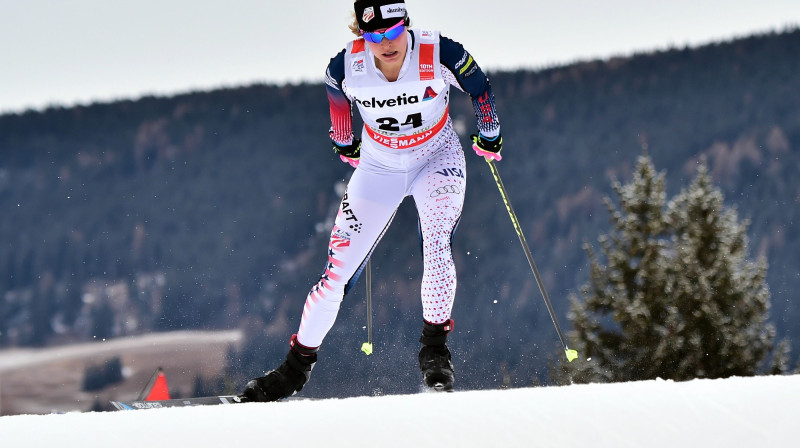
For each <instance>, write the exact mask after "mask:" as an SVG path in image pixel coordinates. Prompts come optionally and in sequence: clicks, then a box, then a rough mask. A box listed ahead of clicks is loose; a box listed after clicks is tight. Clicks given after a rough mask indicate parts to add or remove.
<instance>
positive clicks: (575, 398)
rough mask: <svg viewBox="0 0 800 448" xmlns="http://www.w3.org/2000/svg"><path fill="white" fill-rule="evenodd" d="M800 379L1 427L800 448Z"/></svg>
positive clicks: (102, 436) (160, 435)
mask: <svg viewBox="0 0 800 448" xmlns="http://www.w3.org/2000/svg"><path fill="white" fill-rule="evenodd" d="M799 400H800V376H797V375H795V376H785V377H756V378H729V379H725V380H695V381H690V382H686V383H674V382H671V381H645V382H638V383H625V384H605V385H576V386H568V387H549V388H531V389H514V390H507V391H472V392H456V393H452V394H435V393H422V394H418V395H407V396H385V397H361V398H350V399H341V400H335V399H331V400H318V401H312V400H308V401H305V400H298V401H290V402H284V403H267V404H241V405H227V406H206V407H196V408H179V409H175V408H172V409H156V410H146V411H119V412H106V413H83V414H80V413H75V414H64V415H20V416H9V417H0V440H2V446H4V447H20V446H60V447H64V446H67V447H109V446H114V447H141V446H191V447H201V446H202V447H206V446H263V447H272V446H283V447H287V446H311V447H366V446H375V447H421V446H449V447H504V448H507V447H559V448H567V447H582V448H585V447H614V448H618V447H679V446H684V447H689V446H713V447H726V448H729V447H756V446H758V447H783V446H796V444H797V429H796V427H795V426H794V425H795V424H797V422H798V421H800V404H798V401H799Z"/></svg>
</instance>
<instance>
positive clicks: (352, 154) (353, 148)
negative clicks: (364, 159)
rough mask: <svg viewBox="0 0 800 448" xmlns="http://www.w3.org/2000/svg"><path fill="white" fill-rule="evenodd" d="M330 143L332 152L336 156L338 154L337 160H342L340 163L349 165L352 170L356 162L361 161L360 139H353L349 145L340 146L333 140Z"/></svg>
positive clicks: (356, 164)
mask: <svg viewBox="0 0 800 448" xmlns="http://www.w3.org/2000/svg"><path fill="white" fill-rule="evenodd" d="M331 143H333V150H334V151H335V152H336V154H339V158H340V159H342V162H344V163H349V164H350V166H352V167H353V168H356V167H357V166H358V161H359V160H360V159H361V140H360V139H357V138H353V143H350V144H349V145H340V144H338V143H336V142H335V141H334V140H331Z"/></svg>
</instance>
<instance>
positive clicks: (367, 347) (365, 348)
mask: <svg viewBox="0 0 800 448" xmlns="http://www.w3.org/2000/svg"><path fill="white" fill-rule="evenodd" d="M366 277H367V278H366V283H367V342H365V343H363V344H361V351H362V352H364V354H365V355H367V356H369V355H371V354H372V260H367V276H366Z"/></svg>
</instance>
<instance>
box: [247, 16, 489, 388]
mask: <svg viewBox="0 0 800 448" xmlns="http://www.w3.org/2000/svg"><path fill="white" fill-rule="evenodd" d="M354 8H355V21H354V22H353V23H352V25H350V29H351V30H352V31H353V33H354V34H356V35H357V36H358V38H357V39H356V40H354V41H352V42H350V43H348V44H347V47H346V48H345V49H344V50H343V51H342V52H340V53H339V54H337V55H336V56H335V57H334V58H333V59H331V62H330V64H329V65H328V69H327V73H326V77H325V80H326V84H327V91H328V101H329V102H330V114H331V129H330V138H331V140H332V142H333V149H334V151H336V153H337V154H339V156H340V158H341V160H342V161H343V162H345V163H349V164H350V165H352V166H353V167H355V168H356V169H355V171H354V173H353V175H352V177H351V179H350V181H349V183H348V185H347V190H346V192H345V194H344V197H343V198H342V202H341V205H340V207H339V212H338V214H337V216H336V221H335V225H334V227H333V230H332V232H331V237H330V243H329V249H328V261H327V267H326V269H325V272H324V273H323V275H322V277H321V278H320V280H319V282H318V283H317V284H316V285H314V286H313V287H312V288H311V291H310V292H309V294H308V296H307V298H306V304H305V308H304V309H303V314H302V318H301V320H300V328H299V330H298V332H297V334H295V335H293V336H292V338H291V342H290V344H289V345H290V349H289V353H288V355H287V356H286V361H285V362H284V363H283V364H281V365H280V367H278V368H277V369H275V370H272V371H270V372H268V373H267V374H266V375H265V376H263V377H260V378H256V379H254V380H251V381H250V382H249V383H248V384H247V385H246V386H245V389H244V392H243V393H242V399H243V400H246V401H276V400H280V399H282V398H285V397H288V396H291V395H293V394H295V393H296V392H298V391H299V390H300V389H302V388H303V385H305V384H306V382H307V381H308V379H309V377H310V375H311V369H312V368H313V367H314V364H315V363H316V361H317V350H318V349H319V347H320V345H321V344H322V340H323V339H324V338H325V335H326V334H327V333H328V331H329V330H330V329H331V327H332V326H333V323H334V320H335V319H336V315H337V313H338V311H339V306H340V304H341V302H342V299H343V297H344V295H345V294H346V293H347V292H348V290H349V289H350V288H351V287H352V285H353V284H354V283H355V282H356V279H357V278H358V276H359V274H360V273H361V271H362V269H363V268H364V266H365V264H366V262H367V260H368V259H369V257H370V255H371V254H372V251H373V250H374V248H375V246H376V244H377V243H378V241H379V240H380V239H381V237H382V236H383V234H384V232H385V231H386V229H387V228H388V226H389V224H390V222H391V221H392V218H393V217H394V214H395V211H396V210H397V208H398V207H399V205H400V203H401V202H402V201H403V199H404V198H405V197H406V196H412V197H413V198H414V202H415V203H416V208H417V212H418V214H419V231H420V234H421V239H422V248H423V258H424V270H423V275H422V287H421V293H422V310H423V311H422V318H423V323H422V337H421V339H420V342H421V343H422V348H421V350H420V352H419V366H420V370H421V371H422V377H423V380H424V382H425V383H426V384H427V385H428V386H430V387H435V388H437V389H444V390H452V387H453V381H454V372H453V364H452V362H451V356H450V350H449V349H448V348H447V344H446V341H447V335H448V333H449V332H450V331H451V330H452V329H453V320H452V319H451V317H450V313H451V311H452V309H453V300H454V298H455V292H456V269H455V266H454V263H453V257H452V254H451V248H450V244H451V240H452V238H453V232H454V231H455V228H456V225H457V224H458V221H459V218H460V216H461V210H462V207H463V204H464V192H465V190H466V180H467V179H466V174H465V171H466V165H465V160H464V153H463V150H462V147H461V144H460V142H459V139H458V136H457V135H456V132H455V131H454V130H453V123H452V122H451V119H450V115H449V114H448V103H449V89H450V86H454V87H456V88H457V89H459V90H462V91H464V92H466V93H468V94H469V95H470V97H471V98H472V103H473V105H474V107H475V114H476V116H477V123H478V131H479V132H478V133H477V135H473V136H472V141H473V149H474V150H475V152H476V153H477V154H478V155H480V156H483V157H489V158H492V159H494V160H500V150H501V148H502V142H503V140H502V138H501V136H500V123H499V120H498V117H497V112H496V110H495V104H494V96H493V94H492V90H491V87H490V85H489V80H488V79H487V78H486V75H485V74H484V73H483V71H482V70H481V69H480V67H478V64H477V63H476V62H475V59H473V58H472V56H471V55H470V54H469V53H468V52H467V51H466V50H464V48H463V47H462V46H461V44H459V43H458V42H456V41H453V40H451V39H448V38H446V37H444V36H441V35H440V34H439V33H438V32H437V31H427V30H420V29H414V28H411V29H409V28H408V27H409V24H410V21H409V18H408V14H407V13H406V8H405V3H404V2H403V0H357V1H355V3H354ZM353 104H355V105H356V106H357V107H358V111H359V113H360V114H361V117H362V119H363V121H364V127H363V129H362V131H361V139H358V138H355V137H354V136H353V129H352V112H351V110H352V109H351V108H352V105H353Z"/></svg>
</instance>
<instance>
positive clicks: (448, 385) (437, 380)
mask: <svg viewBox="0 0 800 448" xmlns="http://www.w3.org/2000/svg"><path fill="white" fill-rule="evenodd" d="M452 330H453V320H452V319H450V320H448V321H447V322H445V323H443V324H429V323H428V322H425V321H423V325H422V337H421V338H420V339H419V342H421V343H422V349H420V351H419V370H420V371H422V379H423V381H425V384H426V385H427V386H428V387H431V388H433V389H435V390H437V391H446V392H451V391H452V390H453V382H454V381H455V373H454V372H453V363H452V361H451V357H450V349H448V348H447V344H446V342H447V333H450V331H452Z"/></svg>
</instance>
